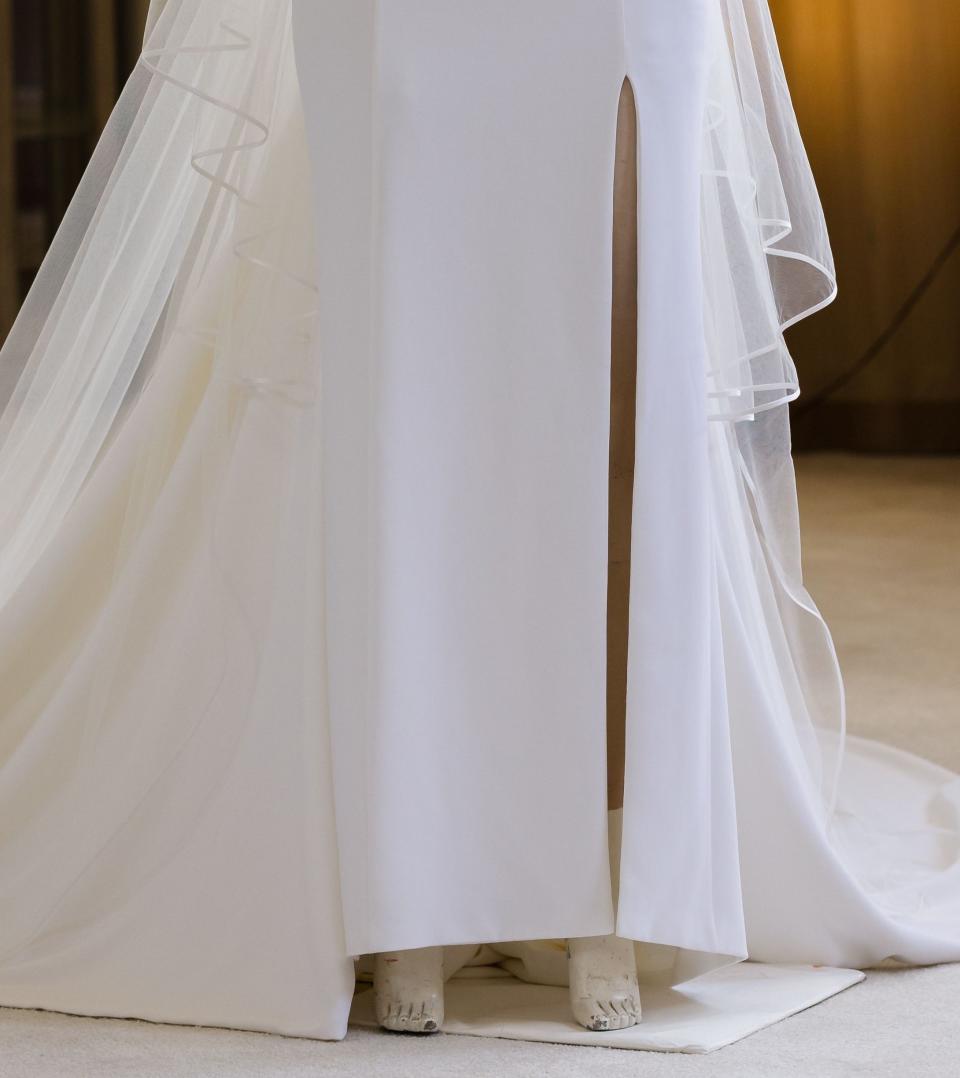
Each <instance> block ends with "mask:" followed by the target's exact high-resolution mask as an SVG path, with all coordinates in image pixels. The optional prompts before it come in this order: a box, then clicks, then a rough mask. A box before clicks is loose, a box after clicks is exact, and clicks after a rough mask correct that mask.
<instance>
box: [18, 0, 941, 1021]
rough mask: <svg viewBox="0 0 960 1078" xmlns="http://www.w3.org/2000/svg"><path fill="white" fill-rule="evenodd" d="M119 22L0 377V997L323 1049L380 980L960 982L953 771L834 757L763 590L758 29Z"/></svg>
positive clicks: (785, 255) (766, 583) (261, 7)
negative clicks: (794, 971)
mask: <svg viewBox="0 0 960 1078" xmlns="http://www.w3.org/2000/svg"><path fill="white" fill-rule="evenodd" d="M154 14H155V18H154V20H153V23H152V25H153V29H152V31H151V35H150V40H149V42H148V47H147V50H146V52H145V54H144V59H143V62H142V64H141V65H140V67H139V68H138V71H137V73H136V74H135V75H134V78H133V79H132V80H131V84H130V86H129V87H128V88H127V90H126V91H125V93H124V96H123V99H122V100H121V102H120V105H119V106H118V111H117V114H116V116H115V118H114V120H113V121H112V123H111V126H110V128H109V129H108V132H107V134H106V135H105V137H104V140H103V141H102V142H101V144H100V146H99V148H98V150H97V154H96V155H95V158H94V161H93V164H92V165H91V169H90V171H89V172H88V174H87V177H86V178H85V180H84V182H83V184H82V185H81V188H80V191H79V192H78V195H77V198H76V200H75V203H74V206H73V208H72V209H71V211H70V214H68V217H67V220H66V222H65V225H64V227H63V229H62V230H61V232H60V234H59V235H58V237H57V241H56V243H55V244H54V247H53V249H52V251H51V253H50V256H49V258H48V260H47V262H46V264H45V266H44V268H43V270H42V271H41V273H40V275H39V277H38V280H37V284H36V286H35V288H34V290H33V292H32V293H31V296H30V298H29V299H28V301H27V303H26V305H25V307H24V311H23V313H22V315H21V317H20V319H19V320H18V323H17V326H16V327H15V328H14V331H13V332H12V334H11V336H10V338H9V340H8V342H7V344H6V345H5V347H4V350H3V355H2V364H0V371H2V375H3V378H2V389H3V395H4V397H5V398H6V399H7V404H6V407H5V410H4V412H3V414H2V417H0V600H2V606H0V820H2V822H3V824H2V827H3V829H2V832H0V1003H3V1004H6V1005H11V1006H21V1007H42V1008H49V1009H54V1010H63V1011H68V1012H74V1013H79V1014H95V1015H114V1016H136V1017H142V1018H148V1019H152V1020H155V1021H166V1022H180V1023H188V1024H209V1025H222V1026H233V1027H240V1028H248V1029H256V1030H266V1031H275V1032H281V1033H287V1034H295V1035H304V1036H310V1037H329V1038H338V1037H342V1036H343V1035H344V1033H345V1031H346V1027H347V1021H348V1013H349V1009H350V1005H351V999H352V992H353V986H354V964H353V956H354V955H356V954H359V953H363V952H368V951H373V950H376V949H391V950H393V949H402V948H405V947H413V946H425V945H467V946H469V947H472V946H474V945H476V944H481V943H498V942H500V941H504V940H526V941H531V940H537V939H542V938H563V937H568V936H576V935H589V934H600V933H606V932H610V931H612V930H613V929H614V927H615V926H616V928H617V929H618V931H619V932H620V933H621V934H622V935H624V936H626V937H628V938H632V939H634V940H636V941H637V942H638V944H639V951H638V953H639V956H640V959H641V966H642V969H643V973H644V977H645V980H646V981H647V983H648V984H653V985H656V984H659V985H661V986H669V985H679V984H684V983H687V982H689V981H690V980H691V979H692V978H694V977H696V976H698V975H701V974H704V973H707V972H709V971H710V970H716V969H718V968H721V967H724V966H726V965H728V964H730V963H731V962H735V961H737V960H740V959H743V958H746V957H747V956H749V957H751V958H752V959H755V960H759V961H761V962H764V963H773V964H777V963H787V964H791V965H797V964H800V965H811V964H816V965H824V966H834V967H867V966H870V965H872V964H875V963H879V962H881V961H884V960H886V959H890V958H896V959H899V960H901V961H904V962H911V963H932V962H940V961H949V960H957V959H960V879H958V872H960V868H958V865H960V823H958V806H957V783H958V779H957V778H956V777H955V776H953V775H950V774H947V773H945V772H943V771H942V770H940V769H937V768H933V767H930V766H928V765H925V764H923V763H922V762H919V761H916V760H914V759H913V758H911V757H908V756H905V755H903V754H899V753H893V752H890V751H884V750H879V749H877V748H875V747H873V746H870V745H866V744H864V743H860V742H856V741H853V742H850V743H849V744H848V745H847V746H846V758H845V760H844V739H843V700H842V685H841V683H840V680H839V676H838V672H837V667H836V658H835V655H834V652H833V648H832V645H831V643H830V639H829V634H828V633H827V631H826V628H825V626H824V625H823V622H822V619H821V618H820V617H819V615H818V613H817V611H816V608H815V606H814V605H813V603H812V601H811V600H810V598H809V596H807V594H806V592H805V591H804V589H803V585H802V581H801V578H800V567H799V549H798V542H797V535H798V529H797V521H796V496H795V491H794V486H793V472H792V467H791V463H790V455H789V429H788V418H787V410H786V407H785V403H786V401H787V400H789V399H790V398H792V397H793V396H794V395H795V394H796V377H795V372H794V371H793V368H792V364H791V363H790V360H789V356H788V355H787V353H786V349H785V346H784V343H783V333H782V331H783V328H784V327H785V326H786V325H787V324H789V323H790V322H791V321H793V320H795V319H796V318H799V317H802V316H803V315H805V314H808V313H810V312H811V311H813V310H814V309H815V308H816V307H817V306H819V305H822V304H823V303H825V302H828V301H829V298H830V297H831V295H832V293H833V278H832V269H831V262H830V253H829V247H828V244H827V241H826V233H825V230H824V226H823V219H822V215H821V213H820V208H819V203H818V201H817V199H816V192H815V189H814V187H813V183H812V179H811V177H810V174H809V169H808V166H807V163H806V158H805V156H804V154H803V149H802V145H801V143H800V141H799V135H798V133H797V130H796V123H795V120H794V118H793V114H792V111H791V110H790V106H789V97H788V95H787V93H786V88H785V84H784V81H783V76H782V70H781V69H780V67H779V61H778V59H777V54H776V45H775V41H774V40H773V36H772V29H771V26H770V22H769V14H768V12H767V11H766V6H765V4H764V3H762V2H761V0H525V2H524V3H522V4H517V3H516V2H515V0H509V2H508V0H488V2H484V3H477V2H475V0H471V2H468V0H416V2H414V0H390V2H389V3H381V2H374V0H298V2H297V3H296V4H295V6H294V12H293V14H295V16H296V18H295V19H293V20H292V21H291V9H290V3H289V0H167V2H166V3H165V4H164V5H156V6H155V12H154ZM294 49H296V54H297V64H295V62H294ZM298 69H299V70H298ZM298 73H299V81H298V78H297V75H298ZM626 77H629V78H630V79H631V80H632V81H633V83H634V88H635V94H636V99H637V107H638V119H639V128H640V151H639V161H638V164H639V172H640V200H639V205H638V219H639V224H640V229H639V231H640V254H639V258H640V265H639V267H638V268H639V271H640V272H639V278H640V289H639V297H638V299H639V312H640V314H639V323H638V328H639V336H640V352H639V357H638V371H639V374H638V379H639V384H638V402H639V403H638V428H637V429H638V436H637V444H638V453H637V464H636V467H637V471H636V490H635V527H634V550H633V560H632V564H633V570H632V580H631V626H630V657H629V664H630V672H629V698H628V745H627V775H626V779H627V782H626V804H625V809H624V824H623V836H622V842H621V843H619V844H618V848H617V850H616V851H615V854H616V855H617V856H619V858H620V862H621V883H620V894H619V902H618V903H616V904H615V903H614V895H613V891H612V888H611V885H610V873H609V867H610V865H609V852H608V848H607V834H606V832H607V818H606V806H605V804H604V793H605V788H606V784H605V749H604V746H605V738H604V709H605V685H604V671H605V661H604V659H605V656H604V640H605V605H606V594H605V583H606V580H605V559H606V550H607V543H606V516H607V513H606V508H607V506H606V490H607V449H608V446H607V441H608V436H609V356H610V325H609V323H610V294H611V248H612V219H611V218H612V210H611V205H612V197H611V196H612V181H613V161H614V152H615V130H616V108H617V103H618V101H619V97H620V90H621V86H622V82H623V80H624V78H626ZM308 153H309V155H310V156H309V158H308ZM539 953H540V952H538V951H537V949H536V948H535V947H534V948H528V949H527V951H525V952H523V951H522V952H521V960H522V961H524V962H525V963H527V965H526V966H524V968H525V969H528V968H532V967H530V963H531V962H533V960H534V957H535V956H536V955H537V954H539ZM735 976H736V975H735ZM551 979H553V980H554V981H555V980H556V978H555V977H553V978H551ZM707 983H711V982H707ZM713 983H715V984H717V983H724V982H723V981H722V980H721V981H719V982H713ZM459 991H460V990H459V989H454V992H459Z"/></svg>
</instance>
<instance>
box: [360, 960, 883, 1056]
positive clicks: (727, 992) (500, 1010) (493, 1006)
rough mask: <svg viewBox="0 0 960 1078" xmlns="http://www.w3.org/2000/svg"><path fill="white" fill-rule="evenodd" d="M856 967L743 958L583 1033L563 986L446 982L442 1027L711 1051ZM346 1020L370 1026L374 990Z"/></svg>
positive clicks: (778, 1017)
mask: <svg viewBox="0 0 960 1078" xmlns="http://www.w3.org/2000/svg"><path fill="white" fill-rule="evenodd" d="M863 977H864V975H863V974H862V973H860V972H858V971H857V970H849V969H830V968H828V967H824V966H819V967H814V966H764V965H761V964H759V963H756V962H743V963H741V964H740V965H737V966H729V967H728V968H726V969H721V970H715V971H714V972H713V973H708V974H706V975H705V976H703V977H699V978H698V979H697V980H695V981H691V982H689V983H688V984H685V985H683V986H681V987H679V988H653V989H649V990H647V991H646V992H645V993H644V997H643V1021H642V1022H641V1023H640V1025H638V1026H634V1027H633V1028H632V1029H621V1030H617V1031H616V1032H613V1033H590V1032H588V1031H587V1030H585V1029H584V1028H583V1027H582V1026H578V1025H577V1024H576V1022H574V1021H573V1019H572V1018H571V1017H570V999H569V996H568V994H567V991H566V989H564V988H557V987H551V986H549V985H539V984H525V983H523V982H522V981H518V980H516V979H515V978H512V977H506V978H496V979H487V978H483V979H463V980H460V979H458V980H453V981H451V982H449V983H448V985H447V991H446V1001H445V1002H446V1018H445V1020H444V1023H443V1032H444V1033H449V1034H461V1035H463V1036H468V1037H504V1038H506V1039H508V1040H524V1041H548V1042H554V1043H557V1044H579V1045H585V1046H589V1047H593V1048H627V1049H635V1050H641V1051H648V1052H684V1053H689V1054H701V1053H705V1052H715V1051H716V1050H717V1049H718V1048H725V1047H726V1046H727V1045H729V1044H734V1043H735V1042H736V1041H739V1040H742V1039H743V1038H744V1037H748V1036H750V1034H751V1033H756V1032H758V1031H759V1030H761V1029H766V1027H767V1026H771V1025H773V1024H774V1023H775V1022H780V1021H782V1020H783V1019H784V1018H789V1017H790V1016H791V1015H794V1014H797V1013H798V1012H799V1011H802V1010H806V1009H807V1008H808V1007H813V1006H815V1005H816V1004H818V1003H823V1002H824V1000H827V999H829V998H830V997H831V996H834V995H836V994H837V993H838V992H842V991H843V990H844V989H846V988H849V987H850V986H851V985H854V984H857V983H858V982H859V981H862V980H863ZM350 1024H351V1025H354V1026H360V1027H363V1026H367V1027H375V1026H376V1025H377V1020H376V1014H375V1013H374V1004H373V992H372V990H368V991H366V992H361V993H359V994H358V995H357V997H356V999H355V1000H354V1005H353V1009H352V1011H351V1012H350Z"/></svg>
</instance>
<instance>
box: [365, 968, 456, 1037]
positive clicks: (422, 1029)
mask: <svg viewBox="0 0 960 1078" xmlns="http://www.w3.org/2000/svg"><path fill="white" fill-rule="evenodd" d="M373 988H374V993H375V997H376V1004H377V1021H378V1022H379V1023H380V1025H381V1026H383V1028H384V1029H390V1030H393V1031H394V1032H395V1033H436V1032H437V1030H439V1029H440V1027H441V1026H442V1025H443V948H442V947H424V948H422V949H421V950H417V951H387V952H385V953H383V954H378V955H377V958H376V963H375V965H374V971H373Z"/></svg>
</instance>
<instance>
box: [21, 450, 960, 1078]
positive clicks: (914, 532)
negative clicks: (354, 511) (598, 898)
mask: <svg viewBox="0 0 960 1078" xmlns="http://www.w3.org/2000/svg"><path fill="white" fill-rule="evenodd" d="M800 476H801V507H802V511H803V513H804V530H805V534H806V560H807V567H808V574H807V575H808V582H809V584H810V588H811V590H812V591H813V593H814V595H815V596H816V598H817V599H818V601H819V602H820V604H821V606H822V607H823V609H824V612H825V613H826V615H827V617H828V618H829V620H830V621H831V623H832V625H833V628H834V632H835V635H836V639H837V643H838V645H839V648H840V652H841V658H842V660H843V662H844V666H845V669H846V674H847V683H848V690H849V697H850V713H851V727H852V729H853V730H854V731H856V732H857V733H862V734H866V735H869V736H875V737H879V738H882V739H884V740H887V741H889V742H892V743H893V744H897V745H900V746H902V747H904V748H907V749H911V750H912V751H914V752H918V753H920V754H921V755H926V756H929V757H931V758H933V759H935V760H937V761H939V762H941V763H944V764H946V765H948V766H950V767H953V768H955V769H956V770H960V723H958V718H960V716H958V711H960V664H958V662H957V651H958V648H957V638H958V634H960V461H955V460H923V461H906V460H883V459H876V458H872V459H866V460H865V459H854V458H848V457H834V456H829V457H828V456H824V457H807V458H805V459H803V460H802V461H801V462H800ZM326 1075H337V1076H343V1078H349V1076H354V1075H356V1076H363V1078H373V1076H381V1075H382V1076H384V1078H433V1076H437V1078H440V1076H443V1078H457V1076H461V1075H462V1076H470V1078H480V1076H487V1075H489V1076H492V1078H514V1076H517V1078H519V1076H528V1075H529V1076H531V1078H533V1076H536V1078H541V1076H542V1078H579V1076H584V1075H589V1076H590V1078H593V1076H596V1078H602V1076H608V1075H610V1076H613V1075H616V1076H620V1075H624V1076H626V1075H631V1076H632V1075H644V1076H647V1075H649V1076H650V1078H659V1076H661V1075H668V1076H673V1075H682V1076H684V1078H687V1076H689V1078H701V1076H711V1078H779V1076H789V1078H835V1076H844V1078H846V1076H858V1078H859V1076H863V1078H887V1076H889V1078H927V1076H937V1078H941V1076H942V1078H953V1076H956V1075H960V967H940V968H936V969H928V970H910V971H906V972H898V973H871V974H870V975H869V977H868V979H867V981H866V983H865V984H863V985H860V986H858V987H855V988H852V989H850V990H849V991H847V992H845V993H843V994H842V995H840V996H838V997H836V998H835V999H832V1000H830V1001H829V1002H827V1003H825V1004H822V1005H821V1006H819V1007H816V1008H814V1009H813V1010H810V1011H807V1012H806V1013H804V1014H801V1015H798V1016H796V1017H794V1018H791V1019H789V1020H787V1021H786V1022H782V1023H781V1024H779V1025H777V1026H774V1027H773V1028H771V1029H768V1030H765V1031H764V1032H762V1033H758V1034H755V1035H754V1036H752V1037H750V1038H748V1039H747V1040H745V1041H742V1042H741V1043H739V1044H736V1045H733V1046H732V1047H730V1048H726V1049H723V1050H722V1051H720V1052H718V1053H717V1054H715V1055H711V1056H697V1057H693V1056H676V1055H657V1054H653V1053H638V1052H619V1051H616V1050H610V1049H601V1048H566V1047H560V1046H553V1045H538V1044H521V1043H517V1042H510V1041H496V1040H479V1039H475V1038H467V1037H447V1036H437V1037H432V1038H428V1039H425V1040H420V1039H409V1038H404V1037H399V1036H393V1035H390V1034H386V1033H379V1032H351V1034H350V1036H349V1038H348V1039H347V1041H346V1042H344V1043H343V1044H317V1043H313V1042H308V1041H296V1040H287V1039H283V1038H278V1037H266V1036H261V1035H257V1034H244V1033H231V1032H225V1031H221V1030H194V1029H183V1028H176V1027H160V1026H151V1025H148V1024H146V1023H142V1022H117V1021H111V1020H91V1019H79V1018H69V1017H66V1016H63V1015H52V1014H41V1013H37V1012H30V1011H25V1012H21V1011H10V1010H0V1078H308V1076H309V1078H319V1076H326Z"/></svg>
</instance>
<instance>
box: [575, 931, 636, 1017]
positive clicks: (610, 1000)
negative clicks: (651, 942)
mask: <svg viewBox="0 0 960 1078" xmlns="http://www.w3.org/2000/svg"><path fill="white" fill-rule="evenodd" d="M567 955H568V956H569V971H570V1003H571V1005H572V1007H573V1016H574V1018H575V1019H576V1020H577V1021H578V1022H579V1023H580V1025H582V1026H583V1027H584V1028H585V1029H590V1030H594V1031H596V1032H601V1031H607V1030H615V1029H629V1027H630V1026H635V1025H636V1024H637V1023H638V1022H639V1021H640V989H639V987H638V985H637V961H636V956H635V954H634V950H633V943H632V942H631V941H630V940H624V939H620V938H619V936H589V937H586V938H584V939H572V940H569V941H568V943H567Z"/></svg>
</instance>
